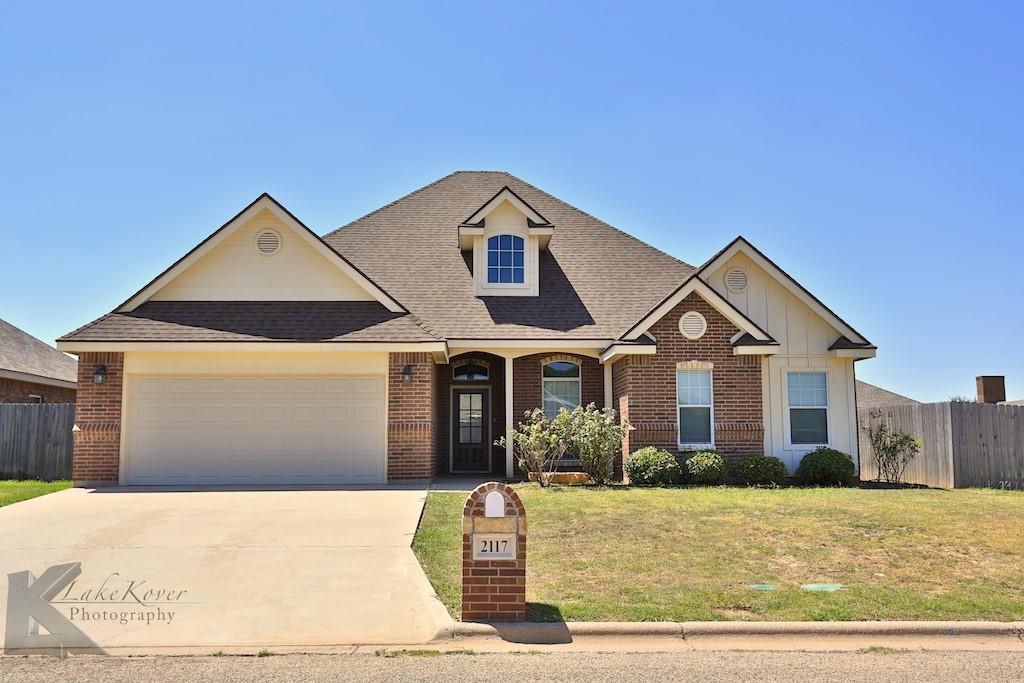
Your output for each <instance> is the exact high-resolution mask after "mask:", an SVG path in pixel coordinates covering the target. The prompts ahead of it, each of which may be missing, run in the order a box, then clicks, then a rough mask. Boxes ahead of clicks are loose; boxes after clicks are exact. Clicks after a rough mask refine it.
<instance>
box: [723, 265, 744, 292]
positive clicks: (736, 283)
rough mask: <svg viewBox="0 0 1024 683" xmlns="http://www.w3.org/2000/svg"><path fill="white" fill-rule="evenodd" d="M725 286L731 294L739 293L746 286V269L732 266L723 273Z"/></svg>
mask: <svg viewBox="0 0 1024 683" xmlns="http://www.w3.org/2000/svg"><path fill="white" fill-rule="evenodd" d="M725 286H726V287H728V288H729V291H730V292H732V293H733V294H739V293H740V292H742V291H744V290H745V289H746V288H747V271H745V270H743V269H742V268H733V269H731V270H730V271H729V272H728V273H726V274H725Z"/></svg>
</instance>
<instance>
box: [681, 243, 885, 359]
mask: <svg viewBox="0 0 1024 683" xmlns="http://www.w3.org/2000/svg"><path fill="white" fill-rule="evenodd" d="M737 254H743V255H744V256H745V257H747V258H748V259H749V260H750V261H751V262H752V263H753V264H754V265H756V266H757V267H758V268H760V269H761V270H762V271H764V272H765V273H767V274H768V275H769V276H770V277H771V278H773V279H774V280H775V281H776V282H778V283H779V284H780V285H781V286H782V287H783V288H784V289H786V290H787V291H788V292H789V293H790V294H791V295H792V296H793V297H795V298H796V299H797V300H799V301H800V302H801V303H803V304H804V305H805V306H807V308H809V309H810V310H811V311H812V312H813V313H814V314H815V315H817V316H818V317H819V318H821V319H822V320H823V321H824V322H825V323H827V324H828V325H829V326H831V327H832V328H834V329H835V330H836V331H837V332H838V334H839V335H841V336H842V337H845V338H846V339H847V340H848V342H849V343H850V344H852V345H853V347H856V348H863V349H869V348H871V349H873V348H874V346H873V345H872V344H871V342H869V341H868V340H867V339H866V338H865V337H864V336H863V335H861V334H860V333H859V332H857V331H856V330H855V329H853V327H851V326H850V325H849V324H848V323H847V322H846V321H844V320H843V319H842V318H840V317H839V316H838V315H836V314H835V313H834V312H833V311H832V309H830V308H829V307H828V306H826V305H825V304H824V303H822V302H821V300H820V299H818V298H817V297H816V296H814V295H813V294H811V293H810V291H808V290H807V289H806V288H805V287H804V286H803V285H801V284H800V283H799V282H797V281H796V280H794V279H793V278H792V277H791V276H790V275H789V274H788V273H786V272H785V271H784V270H782V269H781V268H780V267H779V266H777V265H776V264H775V262H774V261H772V260H771V259H769V258H768V257H767V256H765V255H764V253H762V252H761V251H760V250H759V249H758V248H757V247H755V246H754V245H753V244H751V243H750V242H748V241H747V240H746V239H745V238H743V237H742V236H740V237H737V238H736V239H734V240H733V241H732V242H730V243H729V244H727V245H726V246H725V247H724V248H723V249H722V250H721V251H719V252H718V253H717V254H715V255H714V256H712V257H711V259H709V260H708V261H707V263H705V264H704V265H702V266H701V267H700V268H698V269H697V273H696V274H697V276H698V277H700V278H702V279H704V280H705V281H707V280H709V279H710V278H712V277H715V276H716V274H717V273H718V272H719V271H721V269H722V268H724V267H725V266H726V264H728V263H729V262H730V260H732V259H733V257H735V256H736V255H737ZM853 347H851V348H853Z"/></svg>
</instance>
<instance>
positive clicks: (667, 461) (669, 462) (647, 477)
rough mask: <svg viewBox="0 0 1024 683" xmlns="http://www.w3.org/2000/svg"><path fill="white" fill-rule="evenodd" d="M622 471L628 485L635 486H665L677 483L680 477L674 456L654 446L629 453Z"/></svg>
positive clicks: (680, 473)
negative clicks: (627, 480) (624, 473)
mask: <svg viewBox="0 0 1024 683" xmlns="http://www.w3.org/2000/svg"><path fill="white" fill-rule="evenodd" d="M622 469H624V470H625V471H626V476H628V477H629V483H630V484H634V485H636V486H666V485H668V484H674V483H676V482H677V481H679V478H680V476H681V475H682V472H681V470H680V469H679V462H678V461H677V460H676V458H675V456H674V455H672V454H671V453H669V452H668V451H663V450H661V449H660V448H655V447H654V446H647V447H646V448H641V449H640V450H638V451H636V452H634V453H631V454H630V455H629V457H628V458H626V462H624V463H623V464H622Z"/></svg>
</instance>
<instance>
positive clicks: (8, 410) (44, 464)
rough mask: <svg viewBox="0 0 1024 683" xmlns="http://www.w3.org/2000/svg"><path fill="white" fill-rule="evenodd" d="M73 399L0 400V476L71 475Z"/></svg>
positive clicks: (27, 477)
mask: <svg viewBox="0 0 1024 683" xmlns="http://www.w3.org/2000/svg"><path fill="white" fill-rule="evenodd" d="M74 424H75V405H74V404H73V403H0V479H43V480H46V481H50V480H53V479H70V478H71V455H72V452H73V450H74V441H73V440H72V434H71V428H72V427H73V426H74Z"/></svg>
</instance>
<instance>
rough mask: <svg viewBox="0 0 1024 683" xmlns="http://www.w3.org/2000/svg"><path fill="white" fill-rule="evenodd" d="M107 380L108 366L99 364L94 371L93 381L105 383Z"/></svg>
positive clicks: (94, 382)
mask: <svg viewBox="0 0 1024 683" xmlns="http://www.w3.org/2000/svg"><path fill="white" fill-rule="evenodd" d="M106 381H107V366H106V365H97V366H96V369H95V370H93V371H92V383H93V384H103V383H104V382H106Z"/></svg>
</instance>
